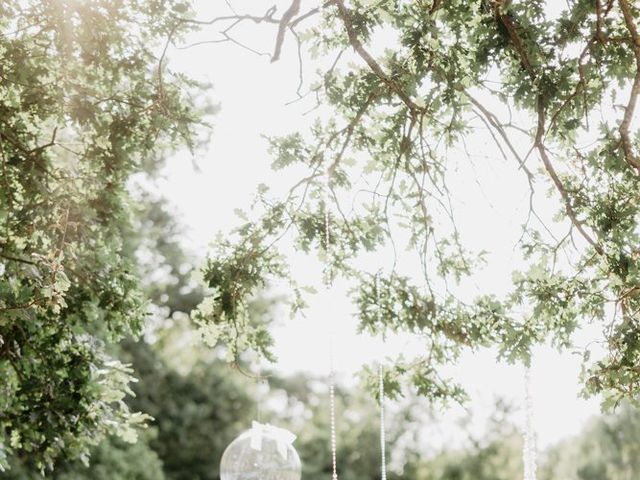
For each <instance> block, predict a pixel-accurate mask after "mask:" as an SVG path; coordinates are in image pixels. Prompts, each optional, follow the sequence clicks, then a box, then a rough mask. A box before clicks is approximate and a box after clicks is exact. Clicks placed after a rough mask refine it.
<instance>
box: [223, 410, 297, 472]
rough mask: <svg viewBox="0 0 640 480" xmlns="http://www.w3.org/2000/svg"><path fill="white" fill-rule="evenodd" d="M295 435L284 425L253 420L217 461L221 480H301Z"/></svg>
mask: <svg viewBox="0 0 640 480" xmlns="http://www.w3.org/2000/svg"><path fill="white" fill-rule="evenodd" d="M295 439H296V436H295V435H294V434H293V433H291V432H290V431H288V430H285V429H284V428H278V427H274V426H273V425H268V424H266V425H263V424H261V423H258V422H253V425H252V427H251V429H249V430H247V431H245V432H243V433H241V434H240V435H239V436H238V438H236V439H235V440H234V441H233V442H231V443H230V444H229V446H228V447H227V449H226V450H225V451H224V453H223V454H222V460H220V479H221V480H300V478H301V476H302V473H301V465H300V457H299V456H298V452H296V450H295V448H293V442H294V440H295Z"/></svg>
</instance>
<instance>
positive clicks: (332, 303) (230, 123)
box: [159, 0, 598, 446]
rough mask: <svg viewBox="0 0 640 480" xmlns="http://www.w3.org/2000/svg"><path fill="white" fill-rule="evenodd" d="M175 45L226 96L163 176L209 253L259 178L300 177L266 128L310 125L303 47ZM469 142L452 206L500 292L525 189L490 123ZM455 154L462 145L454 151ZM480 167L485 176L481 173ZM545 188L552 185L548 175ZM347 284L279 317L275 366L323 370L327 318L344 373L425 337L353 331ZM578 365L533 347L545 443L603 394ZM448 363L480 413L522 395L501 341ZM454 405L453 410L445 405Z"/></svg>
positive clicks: (245, 8)
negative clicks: (203, 144) (383, 337)
mask: <svg viewBox="0 0 640 480" xmlns="http://www.w3.org/2000/svg"><path fill="white" fill-rule="evenodd" d="M272 3H273V2H269V3H267V2H254V1H252V2H246V1H244V2H240V1H238V2H237V3H235V4H234V5H235V6H236V8H237V10H238V11H239V12H240V13H245V12H249V11H251V12H252V13H258V14H262V13H263V11H264V10H266V8H267V7H268V6H270V5H271V4H272ZM305 3H307V4H308V5H311V2H303V4H305ZM214 10H215V12H214ZM220 13H221V14H228V10H226V7H225V5H224V2H220V1H218V2H210V1H206V0H202V2H201V6H200V15H199V17H200V18H212V17H213V16H216V15H217V14H220ZM222 28H223V27H222V26H220V25H216V26H214V27H211V28H210V29H208V30H207V31H206V35H204V36H203V37H202V38H208V39H213V38H219V37H217V36H216V34H217V32H218V31H219V30H221V29H222ZM274 32H275V31H274V29H273V26H271V27H262V26H257V25H255V24H253V23H247V24H246V26H245V27H244V28H239V29H238V30H237V31H236V35H237V37H238V38H239V39H242V41H243V42H244V43H246V44H249V45H252V46H253V47H254V48H256V49H258V50H264V51H270V50H271V49H272V45H273V38H274ZM196 40H197V39H196ZM169 53H170V57H169V58H170V62H169V66H170V68H171V69H173V70H176V71H183V72H186V73H187V74H188V75H190V76H193V77H195V78H198V79H203V80H208V81H210V82H211V83H212V84H213V88H212V90H211V92H210V95H211V97H212V98H213V99H214V100H215V101H216V102H218V103H219V104H220V106H221V110H220V113H219V114H218V115H216V116H215V118H214V119H213V122H214V124H215V131H214V135H213V141H212V143H211V144H210V146H209V148H208V150H207V151H206V152H205V153H201V154H199V155H198V157H197V158H196V161H197V164H198V165H199V170H195V169H194V168H193V167H192V162H191V160H192V159H191V158H190V156H189V155H187V154H181V155H177V156H176V157H175V158H173V159H172V160H171V161H170V162H169V164H168V166H167V168H166V171H165V172H164V177H163V178H162V179H161V180H160V183H159V188H160V190H161V191H162V192H164V194H166V195H167V196H168V197H169V199H170V201H171V202H173V204H174V205H175V208H176V210H177V212H178V214H179V217H180V220H181V221H182V222H183V223H184V224H185V226H186V227H187V243H188V245H189V246H190V247H193V248H194V249H195V250H196V251H197V253H198V254H199V255H200V256H202V257H204V256H205V255H206V254H207V252H208V251H209V250H210V248H209V246H210V243H211V242H212V241H213V239H214V236H215V234H216V233H217V232H218V231H223V232H224V231H228V230H230V229H231V228H232V227H233V226H234V225H236V224H237V223H238V219H237V217H236V215H235V213H234V209H235V208H238V207H240V208H246V207H248V206H249V204H250V202H251V200H252V198H253V195H254V192H255V189H256V186H257V185H258V184H259V183H266V184H268V185H271V186H272V187H274V188H275V189H276V190H277V188H278V187H280V188H281V189H284V188H287V186H289V185H291V184H292V183H294V182H295V181H296V180H297V177H296V174H295V173H291V175H290V176H287V174H286V173H284V174H283V173H282V172H279V173H277V174H274V173H273V172H271V171H270V161H271V159H270V158H269V156H268V155H267V152H266V141H265V140H264V139H263V138H262V135H263V134H267V135H278V134H286V133H289V132H292V131H295V130H296V129H304V128H305V125H307V124H308V123H309V121H310V118H309V117H310V116H306V117H303V115H302V113H303V112H304V111H306V110H307V109H308V108H309V106H310V104H309V103H306V104H305V103H299V104H295V105H293V106H285V103H286V102H288V101H290V100H292V99H294V98H295V91H296V87H297V79H298V77H297V57H296V51H295V48H294V44H293V42H292V41H290V40H289V41H288V42H285V48H284V51H283V55H282V59H281V61H279V62H277V63H274V64H271V63H270V62H269V58H267V57H260V56H257V55H255V54H252V53H250V52H247V51H246V50H243V49H241V48H239V47H237V46H236V45H233V44H230V43H222V44H217V45H204V46H199V47H193V48H190V49H187V50H171V51H170V52H169ZM470 142H471V147H472V151H473V152H474V155H472V160H473V163H472V164H470V162H469V161H468V159H467V158H466V157H464V158H461V159H460V160H461V161H460V166H459V167H458V169H457V170H456V171H455V175H454V176H453V177H451V178H452V180H453V191H454V192H455V195H456V205H455V207H456V210H457V212H458V221H459V223H460V225H461V226H462V230H463V232H462V236H463V238H464V239H465V240H466V241H467V242H469V241H471V242H472V245H471V246H472V247H473V248H474V249H477V250H481V249H485V250H488V251H489V252H490V257H489V266H488V267H487V268H486V269H485V270H484V271H483V272H481V273H480V274H479V275H478V276H477V277H475V279H474V284H475V285H474V286H475V287H477V288H479V289H483V290H490V291H495V292H500V291H504V290H505V289H506V288H508V285H509V281H510V278H511V277H510V274H511V271H512V270H513V268H514V264H517V262H518V259H519V256H518V255H517V249H516V248H515V243H516V240H517V238H518V237H519V235H520V225H521V224H522V223H523V220H524V218H525V215H526V211H527V207H528V205H527V201H528V190H527V187H526V183H525V182H524V176H523V175H522V173H521V172H517V171H516V169H515V168H513V163H512V162H507V161H504V160H503V159H502V158H500V157H499V155H498V152H497V151H496V148H495V146H494V144H493V143H492V140H491V139H490V137H489V136H488V134H485V135H484V136H480V137H478V138H477V139H475V140H471V139H470ZM520 147H521V148H520V150H521V151H522V152H523V154H524V153H526V151H527V149H528V145H520ZM457 154H458V155H459V152H458V153H456V152H452V155H457ZM535 161H536V160H535V159H533V162H535ZM476 176H477V177H478V179H479V181H478V183H476V181H475V180H474V178H475V177H476ZM478 184H481V185H482V187H480V186H479V185H478ZM539 189H540V190H541V191H543V190H544V188H543V187H542V186H540V187H539ZM540 202H541V203H540V209H541V210H542V211H544V210H545V201H544V200H540ZM553 209H555V206H549V207H548V209H547V212H551V211H553ZM292 263H293V264H292V268H293V269H294V270H296V271H298V272H299V273H300V274H301V275H303V276H304V272H307V271H314V268H315V269H316V271H317V263H316V260H315V259H304V258H301V257H300V256H297V257H294V258H293V259H292ZM314 265H315V267H314ZM315 278H316V276H315V274H309V279H308V280H307V279H305V278H304V277H303V278H301V283H305V280H307V281H308V282H309V283H311V282H313V281H314V280H315ZM343 292H344V290H343V289H341V288H340V286H337V287H336V288H334V289H333V290H332V291H331V292H326V293H322V294H320V295H318V296H317V298H315V299H311V307H310V309H309V311H308V314H307V316H306V318H300V319H296V320H294V321H284V320H283V322H282V324H281V325H280V327H279V328H278V330H277V332H276V340H277V353H278V356H279V362H278V364H277V365H276V369H277V370H278V371H279V372H281V373H292V372H295V371H300V370H302V371H307V372H311V373H314V374H321V375H322V374H326V372H327V368H328V362H329V360H328V355H329V354H328V345H329V341H328V337H329V331H328V330H330V329H331V328H333V329H335V334H334V338H335V340H334V351H335V364H336V369H337V370H338V372H339V373H340V374H341V376H342V377H344V378H345V379H348V378H350V377H351V376H352V374H353V373H354V372H356V371H357V370H359V368H360V367H361V366H362V365H363V364H365V363H371V362H374V361H375V360H377V359H378V358H380V356H381V355H384V356H394V355H395V354H397V353H399V352H401V351H407V350H409V351H416V349H417V348H419V346H418V345H417V344H415V342H412V341H410V340H408V339H406V338H392V339H389V340H388V341H387V343H386V344H385V345H384V347H382V345H381V343H380V342H379V341H378V340H374V339H371V338H368V337H364V336H358V335H356V333H355V320H353V318H352V317H351V313H352V312H353V307H352V306H351V305H350V303H349V301H348V299H347V298H346V296H345V295H344V293H343ZM283 316H284V314H283ZM328 318H329V319H333V320H331V321H330V322H329V324H330V325H333V327H328V326H327V325H328V322H327V321H326V319H328ZM285 320H287V319H285ZM579 368H580V359H579V357H578V356H576V355H572V354H571V353H569V352H565V353H563V354H558V353H556V352H554V351H553V350H551V349H549V348H539V349H538V351H537V352H536V356H535V365H534V368H533V373H532V376H533V391H534V402H535V412H536V416H535V425H536V429H537V433H538V438H539V444H540V445H541V446H545V445H548V444H549V443H551V442H555V441H557V440H558V439H560V438H562V437H565V436H567V435H570V434H573V433H575V432H577V431H578V430H579V429H580V428H581V426H583V425H584V423H585V421H586V420H587V418H588V417H590V416H591V415H593V414H595V413H597V412H598V402H597V401H596V400H590V401H585V400H583V399H580V398H579V397H578V392H579V389H580V386H579V384H578V382H577V376H578V373H579ZM448 373H450V374H451V375H452V376H453V377H454V378H456V379H458V380H460V381H461V382H462V383H463V384H464V385H465V386H466V387H467V389H468V392H469V393H470V395H471V403H470V408H471V409H472V410H473V411H474V412H478V413H480V415H481V416H482V415H484V414H487V413H488V412H490V410H491V406H492V405H493V401H494V399H495V398H496V397H503V398H506V399H508V400H510V401H511V402H512V403H514V404H516V405H518V404H522V397H523V369H522V367H520V366H509V365H504V364H496V362H495V356H494V354H493V352H489V351H486V352H481V353H479V354H474V355H471V354H469V355H466V356H465V357H464V358H463V359H462V361H461V362H460V363H459V365H457V366H455V367H452V368H451V369H450V372H448ZM458 413H459V412H458ZM458 413H456V412H445V413H444V414H443V416H455V415H457V414H458ZM444 425H445V426H446V425H450V423H448V422H445V423H444ZM441 430H442V432H443V435H446V434H447V432H446V430H447V428H443V429H441ZM441 440H442V439H440V441H441ZM434 441H435V440H434Z"/></svg>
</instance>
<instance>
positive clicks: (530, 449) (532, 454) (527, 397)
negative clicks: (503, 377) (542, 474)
mask: <svg viewBox="0 0 640 480" xmlns="http://www.w3.org/2000/svg"><path fill="white" fill-rule="evenodd" d="M524 402H525V419H524V422H525V424H524V446H523V451H522V459H523V463H524V480H536V470H537V458H536V457H537V454H538V450H537V445H536V433H535V430H534V427H533V398H532V395H531V371H530V368H529V366H526V367H525V371H524Z"/></svg>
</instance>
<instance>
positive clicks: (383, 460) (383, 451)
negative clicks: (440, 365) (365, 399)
mask: <svg viewBox="0 0 640 480" xmlns="http://www.w3.org/2000/svg"><path fill="white" fill-rule="evenodd" d="M374 281H375V285H374V287H375V292H376V311H377V313H376V315H377V317H378V321H380V273H379V272H378V273H376V276H375V278H374ZM378 386H379V389H380V390H379V400H380V478H381V480H387V438H386V436H387V435H386V431H385V427H384V366H383V364H382V361H380V366H379V367H378Z"/></svg>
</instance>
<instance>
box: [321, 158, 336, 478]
mask: <svg viewBox="0 0 640 480" xmlns="http://www.w3.org/2000/svg"><path fill="white" fill-rule="evenodd" d="M330 180H331V179H330V172H329V170H327V171H326V172H325V184H324V188H323V189H322V196H323V203H324V242H325V243H324V244H325V247H324V248H325V255H326V264H327V272H326V275H327V289H328V288H329V286H330V282H331V263H330V262H331V257H330V252H331V217H330V213H329V189H330ZM329 335H330V339H329V342H330V345H329V424H330V427H329V428H330V435H331V440H330V441H331V469H332V475H331V479H332V480H338V463H337V441H336V393H335V390H336V388H335V368H334V360H333V357H334V355H333V332H332V331H331V332H329Z"/></svg>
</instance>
